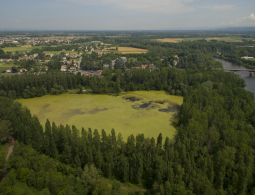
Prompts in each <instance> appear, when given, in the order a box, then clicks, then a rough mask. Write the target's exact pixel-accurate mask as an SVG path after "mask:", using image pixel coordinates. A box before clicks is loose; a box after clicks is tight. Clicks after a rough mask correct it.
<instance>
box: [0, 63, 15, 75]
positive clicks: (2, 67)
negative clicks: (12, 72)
mask: <svg viewBox="0 0 255 195" xmlns="http://www.w3.org/2000/svg"><path fill="white" fill-rule="evenodd" d="M13 66H15V64H13V62H0V73H1V72H3V71H6V70H7V69H10V68H11V67H13Z"/></svg>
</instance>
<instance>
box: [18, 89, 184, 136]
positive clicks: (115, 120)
mask: <svg viewBox="0 0 255 195" xmlns="http://www.w3.org/2000/svg"><path fill="white" fill-rule="evenodd" d="M127 95H131V96H135V97H140V98H142V100H140V101H134V102H132V101H130V100H125V99H123V97H126V96H127ZM156 100H161V101H163V100H167V101H170V102H173V103H175V104H178V105H181V104H182V102H183V98H182V97H180V96H172V95H167V94H166V93H165V92H164V91H136V92H128V93H122V94H121V95H120V96H117V97H115V96H111V95H93V94H62V95H56V96H54V95H46V96H43V97H39V98H32V99H19V100H16V101H18V102H20V103H22V104H23V105H24V106H27V107H28V108H29V109H30V111H31V114H35V115H37V116H38V118H39V120H40V122H41V124H42V125H43V126H44V125H45V122H46V119H49V120H50V121H51V122H53V121H54V122H55V123H56V124H57V125H60V124H63V125H65V124H69V125H75V126H76V127H77V128H79V129H81V128H82V127H84V128H85V129H88V128H92V129H98V130H99V131H100V132H101V130H102V129H104V130H105V131H106V132H107V133H110V132H111V129H112V128H114V129H115V131H116V134H118V133H121V134H122V136H123V138H124V140H126V139H127V137H128V136H129V135H131V134H134V136H136V135H137V134H139V133H144V135H145V137H154V138H156V137H157V136H158V135H159V133H162V134H163V137H166V136H168V137H169V138H173V136H174V134H175V128H174V127H173V126H172V125H171V120H172V119H173V115H174V114H175V113H176V112H177V111H176V110H174V111H173V110H172V111H169V112H164V111H162V109H163V110H164V109H166V110H167V109H168V106H169V103H168V102H165V103H164V104H160V103H156V102H155V101H156ZM150 101H153V102H151V103H150V105H149V106H148V107H146V108H139V106H141V105H144V103H148V102H150Z"/></svg>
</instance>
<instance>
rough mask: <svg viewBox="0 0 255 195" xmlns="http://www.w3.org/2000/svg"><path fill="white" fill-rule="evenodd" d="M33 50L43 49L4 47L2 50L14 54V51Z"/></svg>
mask: <svg viewBox="0 0 255 195" xmlns="http://www.w3.org/2000/svg"><path fill="white" fill-rule="evenodd" d="M32 49H42V47H40V46H33V47H4V48H2V50H4V52H14V51H18V52H27V51H31V50H32Z"/></svg>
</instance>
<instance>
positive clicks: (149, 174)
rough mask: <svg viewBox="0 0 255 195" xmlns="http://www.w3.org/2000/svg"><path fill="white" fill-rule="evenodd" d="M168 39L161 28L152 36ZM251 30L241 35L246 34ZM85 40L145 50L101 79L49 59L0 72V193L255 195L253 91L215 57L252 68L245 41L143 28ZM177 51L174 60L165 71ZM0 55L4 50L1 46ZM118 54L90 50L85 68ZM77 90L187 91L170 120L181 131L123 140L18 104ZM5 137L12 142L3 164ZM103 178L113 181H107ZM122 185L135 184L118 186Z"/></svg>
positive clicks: (113, 92) (112, 92) (110, 92)
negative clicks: (38, 68) (36, 70)
mask: <svg viewBox="0 0 255 195" xmlns="http://www.w3.org/2000/svg"><path fill="white" fill-rule="evenodd" d="M167 36H169V35H167V34H164V32H162V33H158V34H155V35H154V37H152V38H165V37H167ZM188 36H192V34H190V35H189V34H188ZM197 36H198V35H197ZM199 36H200V37H205V36H203V34H199ZM253 36H254V35H253V34H249V33H247V38H252V37H253ZM172 37H175V34H174V33H173V34H172ZM244 38H246V37H244ZM88 40H89V41H91V40H97V41H98V40H99V41H103V42H104V43H109V44H114V45H118V46H129V47H138V48H144V49H148V50H149V52H147V53H144V54H125V56H126V58H127V59H128V61H127V62H126V63H123V62H122V61H119V62H117V65H116V66H115V67H114V69H113V68H112V67H110V69H108V68H104V69H103V71H102V76H103V77H102V78H100V77H98V76H97V75H95V76H93V77H85V76H82V75H81V74H80V73H78V74H73V73H65V72H64V73H63V72H60V71H59V68H60V66H61V64H60V63H59V62H58V61H54V60H53V61H51V62H50V63H49V69H50V70H49V71H47V72H46V73H44V74H33V73H24V74H22V75H19V76H18V75H15V76H1V77H0V138H1V139H0V142H1V147H0V174H3V173H5V171H6V169H7V171H8V174H7V175H6V176H5V178H4V179H2V181H1V183H0V194H1V195H2V194H3V195H4V194H11V195H12V194H17V189H18V187H17V186H22V190H23V191H24V192H22V193H23V194H40V195H112V194H113V195H117V194H118V195H121V194H123V195H125V194H128V195H142V194H146V195H193V194H196V195H204V194H206V195H235V194H238V195H239V194H242V195H253V194H255V168H254V167H255V162H254V149H255V141H254V140H253V137H254V136H255V130H254V128H255V104H254V103H255V102H254V94H253V93H251V92H249V91H246V90H245V89H244V87H245V81H244V80H243V79H242V78H241V77H240V76H239V75H236V74H233V73H227V72H224V71H223V70H219V69H218V68H222V64H221V63H219V62H216V61H215V60H214V59H213V58H212V57H213V56H214V57H218V58H222V59H226V60H228V61H232V62H235V63H238V64H242V65H243V66H246V67H248V68H252V67H253V66H254V62H252V61H245V60H241V56H243V55H249V56H252V55H253V56H254V48H252V47H245V46H247V45H249V44H251V43H250V42H249V41H244V42H240V43H228V42H224V41H220V42H215V41H210V42H207V41H205V40H199V41H193V42H180V43H178V44H175V43H160V42H156V41H152V40H150V39H149V38H148V36H146V35H145V34H143V33H142V32H141V33H133V34H130V36H127V37H115V38H113V37H106V36H94V37H92V38H90V39H78V40H77V43H78V42H79V41H80V42H84V43H85V42H87V41H88ZM73 44H75V43H73ZM61 48H62V47H59V48H58V49H59V50H60V49H61ZM45 49H46V48H45ZM47 49H49V48H47ZM67 49H68V48H67ZM220 53H221V54H220ZM176 54H177V55H178V56H179V59H178V60H179V62H178V65H177V66H176V67H169V65H172V64H173V61H174V60H177V59H176V58H175V57H174V55H176ZM0 55H2V56H4V55H6V54H5V53H4V52H1V50H0ZM120 57H121V54H115V53H108V54H105V55H103V56H102V58H101V59H99V58H98V56H97V55H95V53H93V52H92V54H91V55H90V56H88V55H86V54H84V55H83V59H82V63H81V67H82V68H83V69H85V70H96V69H97V68H100V67H101V66H102V63H110V61H111V60H112V59H116V58H120ZM99 62H100V63H99ZM30 63H33V62H30ZM145 63H148V64H149V63H153V64H155V65H156V69H153V70H152V69H135V68H134V69H132V67H137V66H140V65H141V64H145ZM127 68H128V69H129V70H127ZM83 87H84V88H85V89H87V91H88V92H86V93H93V94H108V95H118V94H119V93H121V92H123V91H136V90H147V91H149V90H164V91H165V92H166V93H167V94H171V95H178V96H183V98H184V99H183V104H182V105H181V106H180V110H179V112H178V114H177V115H176V116H175V118H174V119H173V121H172V124H173V125H174V126H175V128H176V130H177V131H176V135H175V137H174V139H169V138H168V137H166V138H165V139H164V140H163V137H165V136H164V135H162V133H161V129H155V131H156V132H158V137H145V136H144V134H137V135H130V136H129V137H128V138H127V140H124V139H123V137H122V135H121V134H116V132H115V129H112V130H111V133H110V134H107V133H106V131H105V130H104V129H93V127H92V128H88V129H85V128H82V129H78V128H76V126H75V124H73V125H72V126H69V125H66V124H61V125H59V126H57V125H56V124H55V123H54V121H50V120H47V121H46V122H45V125H44V126H42V125H41V123H40V121H39V120H38V118H37V116H35V115H32V114H31V113H30V111H29V109H28V108H26V107H23V106H22V105H21V104H20V103H18V102H16V101H15V99H19V98H34V97H41V96H43V95H46V94H47V95H48V94H51V95H58V94H62V93H67V92H68V91H69V90H73V89H76V91H78V93H83V92H82V89H83ZM84 95H86V94H84ZM116 131H117V130H116ZM10 136H11V137H13V138H14V139H15V145H14V148H13V153H12V154H11V156H10V158H9V160H8V162H7V164H5V162H4V160H3V159H4V157H5V156H6V147H7V145H8V143H9V141H10V140H9V139H10ZM102 179H109V180H111V181H113V182H111V186H109V184H110V183H107V182H105V180H102ZM123 183H124V184H127V185H130V186H131V185H136V186H138V187H140V188H139V189H140V190H138V191H123V189H122V188H121V185H122V184H123ZM20 188H21V187H20ZM141 189H143V190H141Z"/></svg>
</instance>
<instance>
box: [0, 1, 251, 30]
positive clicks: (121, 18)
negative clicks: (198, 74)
mask: <svg viewBox="0 0 255 195" xmlns="http://www.w3.org/2000/svg"><path fill="white" fill-rule="evenodd" d="M236 26H238V27H239V26H253V27H254V26H255V0H244V1H241V0H40V1H39V0H8V1H7V0H1V2H0V31H1V30H195V29H213V28H221V27H222V28H224V27H236Z"/></svg>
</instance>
